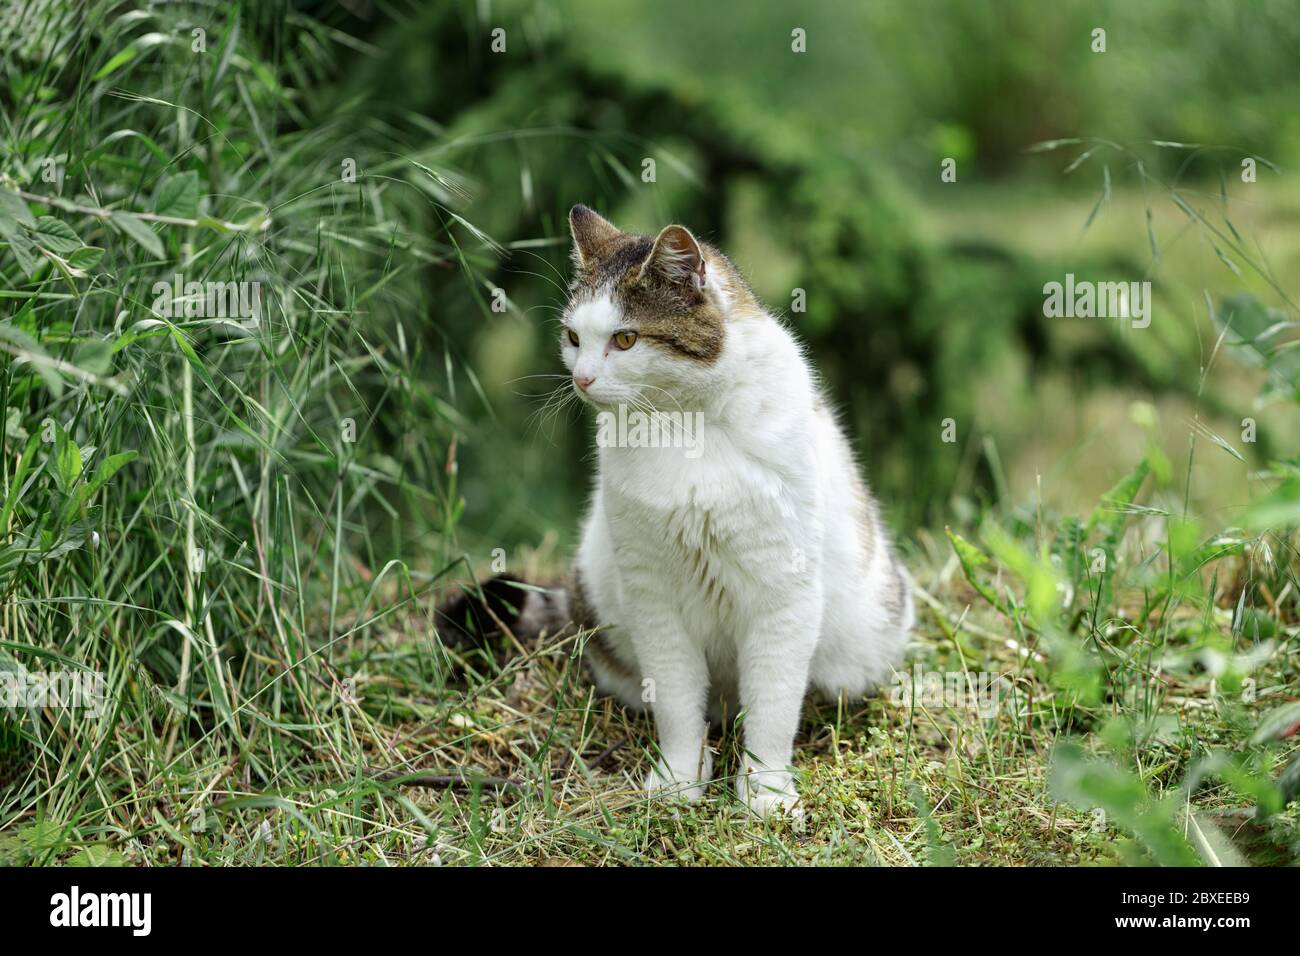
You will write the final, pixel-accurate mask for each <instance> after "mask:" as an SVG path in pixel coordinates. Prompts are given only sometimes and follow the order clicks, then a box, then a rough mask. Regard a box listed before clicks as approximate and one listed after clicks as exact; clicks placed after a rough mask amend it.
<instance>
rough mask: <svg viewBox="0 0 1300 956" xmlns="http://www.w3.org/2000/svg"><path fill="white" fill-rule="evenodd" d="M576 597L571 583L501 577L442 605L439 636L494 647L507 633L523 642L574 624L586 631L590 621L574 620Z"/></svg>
mask: <svg viewBox="0 0 1300 956" xmlns="http://www.w3.org/2000/svg"><path fill="white" fill-rule="evenodd" d="M572 594H573V588H572V586H571V584H570V583H569V582H562V583H560V584H552V585H541V584H529V583H528V582H525V581H522V580H520V579H519V578H517V577H515V576H514V575H511V574H498V575H497V576H496V577H494V578H489V579H488V580H486V581H484V582H482V583H481V584H477V585H474V586H473V587H467V588H462V589H461V590H460V591H459V592H457V593H456V594H454V595H453V596H452V597H451V598H449V599H448V600H447V601H446V602H445V603H444V604H442V605H441V606H440V607H439V608H438V610H437V612H436V615H435V619H436V624H437V627H438V634H439V635H440V636H441V637H442V639H443V640H444V641H446V642H447V643H449V644H452V645H454V646H457V647H464V646H466V645H477V646H486V647H490V646H491V645H492V643H493V642H494V641H496V639H497V638H499V637H501V635H503V634H505V633H506V632H509V633H510V634H511V635H513V636H514V638H515V639H516V640H517V641H519V642H520V643H523V642H526V641H530V640H533V639H534V638H536V637H538V636H539V635H541V634H542V633H543V632H545V633H547V634H558V633H559V632H560V631H562V630H563V629H564V628H565V627H566V626H568V625H570V624H575V625H577V626H578V627H582V626H584V625H585V622H583V621H575V620H574V616H575V615H574V611H575V607H574V605H575V602H574V601H573V600H572ZM579 603H580V602H579Z"/></svg>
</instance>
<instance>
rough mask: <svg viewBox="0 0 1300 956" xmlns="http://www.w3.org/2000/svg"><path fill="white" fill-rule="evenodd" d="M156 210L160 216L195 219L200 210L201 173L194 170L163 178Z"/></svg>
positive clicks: (155, 205)
mask: <svg viewBox="0 0 1300 956" xmlns="http://www.w3.org/2000/svg"><path fill="white" fill-rule="evenodd" d="M154 211H155V212H156V213H158V214H159V215H160V216H174V217H176V218H177V219H193V218H194V217H195V216H196V215H198V212H199V174H198V173H196V172H194V170H188V171H187V172H183V173H177V174H176V175H175V176H169V177H167V179H165V180H163V184H162V185H161V186H160V187H159V188H158V199H157V201H156V202H155V203H154Z"/></svg>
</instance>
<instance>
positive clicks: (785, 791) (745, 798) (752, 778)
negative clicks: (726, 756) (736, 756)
mask: <svg viewBox="0 0 1300 956" xmlns="http://www.w3.org/2000/svg"><path fill="white" fill-rule="evenodd" d="M736 796H737V798H738V799H739V800H740V802H741V803H743V804H745V806H747V807H749V809H750V810H751V811H752V812H753V813H756V814H758V815H759V816H760V817H770V816H782V815H783V816H787V817H789V818H790V819H791V820H797V819H799V818H800V817H802V816H803V807H802V806H801V805H800V803H799V791H797V790H796V789H795V786H794V775H793V774H791V773H790V772H789V771H788V770H768V769H766V768H762V767H759V766H757V765H755V764H754V763H753V762H751V761H749V760H745V761H742V765H741V768H740V772H739V773H737V774H736Z"/></svg>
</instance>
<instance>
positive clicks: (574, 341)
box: [567, 329, 578, 349]
mask: <svg viewBox="0 0 1300 956" xmlns="http://www.w3.org/2000/svg"><path fill="white" fill-rule="evenodd" d="M567 331H568V333H569V344H570V345H572V346H573V347H574V348H575V349H576V348H577V347H578V333H577V332H575V331H573V329H568V330H567Z"/></svg>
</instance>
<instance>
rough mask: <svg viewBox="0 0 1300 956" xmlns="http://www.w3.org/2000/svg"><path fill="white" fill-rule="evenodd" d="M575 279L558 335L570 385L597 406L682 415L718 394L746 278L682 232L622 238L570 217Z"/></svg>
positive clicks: (584, 211) (595, 221)
mask: <svg viewBox="0 0 1300 956" xmlns="http://www.w3.org/2000/svg"><path fill="white" fill-rule="evenodd" d="M569 228H570V230H571V231H572V233H573V264H574V278H573V282H572V284H571V286H570V296H569V302H568V305H567V306H566V307H565V309H564V315H563V319H562V328H561V329H560V352H561V355H562V357H563V359H564V364H565V367H567V368H568V369H569V371H570V373H572V376H573V387H574V389H576V390H577V391H578V393H579V394H580V395H581V396H582V397H583V398H584V399H585V400H586V401H588V402H589V403H591V404H593V405H595V406H597V407H599V408H611V407H613V406H617V405H621V404H626V405H634V406H635V405H640V407H642V408H644V407H645V406H647V405H648V406H650V407H653V408H660V409H672V408H674V407H678V408H680V407H681V406H682V404H683V403H695V402H696V401H698V400H699V398H700V397H701V396H702V395H705V394H707V393H708V392H710V391H716V390H717V387H718V375H719V372H718V366H719V360H720V359H721V357H722V354H723V348H724V345H725V343H726V340H727V333H728V324H729V321H730V320H732V319H733V318H735V317H736V316H737V314H739V313H742V312H749V311H752V309H753V308H754V300H753V297H752V294H751V293H750V291H749V288H748V286H747V285H746V284H745V282H744V279H743V278H741V277H740V275H739V273H738V272H736V270H735V267H734V266H732V265H731V263H730V262H729V261H727V259H726V257H724V256H723V255H722V254H721V253H720V252H718V251H717V250H716V249H713V248H712V247H711V246H708V245H707V244H705V243H702V242H700V241H699V240H697V239H696V238H695V237H694V236H693V235H691V233H690V231H689V230H688V229H686V228H685V227H684V226H668V227H666V228H664V229H663V230H662V231H661V232H660V233H659V235H658V236H654V237H651V236H638V235H632V234H630V233H625V232H623V231H622V230H620V229H619V228H618V227H617V226H615V225H614V224H613V223H611V222H609V221H608V220H606V219H604V218H602V217H601V216H599V215H597V214H596V213H595V212H593V211H592V210H590V209H588V208H587V207H586V206H574V207H573V209H572V210H571V211H570V213H569Z"/></svg>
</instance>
